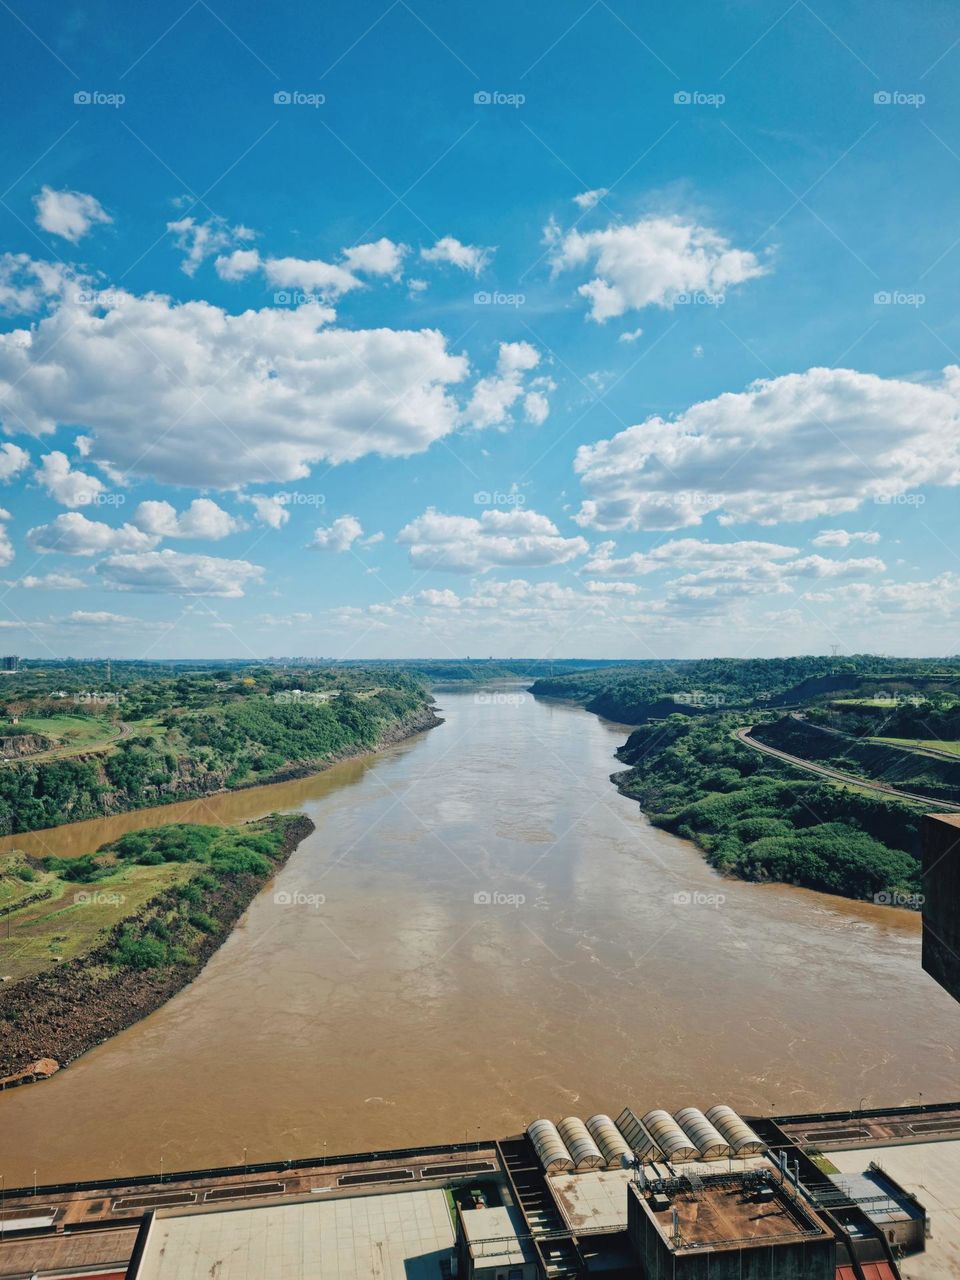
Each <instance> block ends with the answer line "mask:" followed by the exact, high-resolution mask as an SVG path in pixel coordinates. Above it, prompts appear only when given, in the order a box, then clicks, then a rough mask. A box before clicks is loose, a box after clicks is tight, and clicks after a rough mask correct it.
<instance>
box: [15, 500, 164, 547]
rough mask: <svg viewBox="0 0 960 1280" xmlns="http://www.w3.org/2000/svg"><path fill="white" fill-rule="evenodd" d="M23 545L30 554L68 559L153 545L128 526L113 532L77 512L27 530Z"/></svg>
mask: <svg viewBox="0 0 960 1280" xmlns="http://www.w3.org/2000/svg"><path fill="white" fill-rule="evenodd" d="M27 541H28V542H29V544H30V546H31V547H33V549H34V551H40V552H49V551H62V552H63V553H64V554H65V555H68V556H92V555H96V554H97V552H99V551H136V550H141V549H143V550H146V549H147V548H148V547H153V546H155V545H156V542H157V540H156V538H154V537H151V536H150V535H149V534H146V533H143V532H141V530H140V529H137V528H135V527H134V526H133V525H132V524H124V525H121V527H120V528H119V529H114V528H111V526H110V525H108V524H102V523H101V522H100V521H99V520H88V519H87V517H86V516H84V515H81V514H80V512H79V511H71V512H69V513H67V514H65V515H62V516H57V518H56V520H54V521H53V522H52V523H51V524H42V525H38V526H37V527H36V528H33V529H29V530H28V531H27Z"/></svg>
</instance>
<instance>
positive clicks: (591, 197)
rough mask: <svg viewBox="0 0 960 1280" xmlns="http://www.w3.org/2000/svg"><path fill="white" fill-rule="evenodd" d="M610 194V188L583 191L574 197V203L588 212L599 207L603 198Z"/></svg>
mask: <svg viewBox="0 0 960 1280" xmlns="http://www.w3.org/2000/svg"><path fill="white" fill-rule="evenodd" d="M609 194H610V189H609V187H594V189H593V190H592V191H581V192H580V194H579V195H578V196H574V197H573V203H574V204H575V205H577V206H578V207H579V208H581V209H583V211H584V212H586V211H587V210H588V209H592V208H594V206H595V205H598V204H599V203H600V201H601V200H602V199H603V197H604V196H607V195H609Z"/></svg>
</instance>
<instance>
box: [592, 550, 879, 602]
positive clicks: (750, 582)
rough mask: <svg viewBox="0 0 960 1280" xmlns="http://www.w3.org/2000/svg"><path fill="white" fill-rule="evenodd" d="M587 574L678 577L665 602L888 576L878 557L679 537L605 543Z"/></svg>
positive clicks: (667, 590) (668, 585)
mask: <svg viewBox="0 0 960 1280" xmlns="http://www.w3.org/2000/svg"><path fill="white" fill-rule="evenodd" d="M585 570H586V572H588V573H602V574H607V575H610V576H612V577H634V576H642V575H646V574H655V573H658V574H677V573H678V572H679V575H680V576H679V577H671V578H670V579H669V580H668V581H667V582H666V584H665V587H664V592H665V598H666V599H671V598H681V599H682V598H687V599H698V598H699V599H706V598H709V597H715V596H723V595H728V596H735V595H760V594H764V593H766V592H785V591H787V590H789V589H790V581H791V580H792V579H797V578H855V577H863V576H864V575H865V574H876V573H884V572H885V571H886V565H885V564H884V562H883V561H882V560H879V559H877V558H876V557H867V558H865V559H860V560H831V559H828V558H827V557H825V556H820V555H812V556H801V555H800V553H799V549H798V548H797V547H790V546H785V545H783V544H781V543H778V542H757V541H743V542H735V541H732V542H708V541H701V540H700V539H698V538H675V539H673V540H672V541H670V542H664V543H661V544H660V545H659V546H657V547H654V548H652V550H650V551H647V552H641V551H635V552H633V553H631V554H630V555H626V556H619V557H618V556H617V555H615V547H614V544H613V543H612V542H602V543H600V545H599V546H598V547H597V548H596V549H595V550H594V552H593V555H592V556H591V558H590V559H589V560H588V561H587V564H586V566H585ZM611 585H612V584H611Z"/></svg>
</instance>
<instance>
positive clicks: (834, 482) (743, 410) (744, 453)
mask: <svg viewBox="0 0 960 1280" xmlns="http://www.w3.org/2000/svg"><path fill="white" fill-rule="evenodd" d="M575 470H576V471H577V472H579V474H580V476H581V480H582V483H583V487H584V490H585V492H586V494H587V495H588V496H587V498H586V500H585V501H584V503H583V506H582V508H581V510H580V514H579V516H578V521H579V523H581V524H583V525H590V526H593V527H596V528H600V529H618V528H629V529H678V528H685V527H690V526H693V525H698V524H700V523H702V521H703V519H704V517H705V516H706V515H708V514H709V513H710V512H717V513H719V519H720V522H721V523H722V524H734V523H739V522H743V521H757V522H759V523H761V524H775V523H777V522H778V521H788V520H812V519H816V518H822V517H824V516H835V515H839V514H841V513H844V512H849V511H854V510H856V509H857V508H858V507H859V506H861V504H862V503H864V502H867V501H869V500H871V499H873V500H875V501H879V502H883V501H887V502H889V501H890V500H891V499H893V498H895V497H896V496H898V495H900V494H904V493H907V492H910V491H912V490H915V489H917V488H918V487H919V486H921V485H924V484H941V485H957V484H960V369H958V368H957V367H956V366H950V367H948V368H947V369H945V370H944V374H943V377H942V379H941V380H939V381H935V382H930V383H919V382H906V381H901V380H898V379H895V378H879V377H877V376H876V375H874V374H867V373H858V372H856V371H855V370H852V369H809V370H808V371H807V372H806V373H791V374H787V375H785V376H784V377H780V378H772V379H769V380H765V381H760V382H756V383H753V384H752V385H751V386H750V387H748V389H747V390H746V391H744V392H740V393H727V394H725V395H721V396H718V397H717V398H716V399H715V400H705V401H702V402H701V403H699V404H695V405H694V406H693V407H692V408H690V409H688V410H687V411H686V412H684V413H682V414H680V415H679V416H678V417H676V418H673V419H664V418H660V417H652V418H648V419H647V420H646V421H645V422H643V423H641V424H640V425H638V426H633V427H629V428H627V430H626V431H622V432H620V433H619V434H618V435H616V436H614V437H612V438H611V439H609V440H601V441H599V442H598V443H597V444H594V445H584V446H582V447H581V448H580V449H579V450H578V452H577V458H576V462H575Z"/></svg>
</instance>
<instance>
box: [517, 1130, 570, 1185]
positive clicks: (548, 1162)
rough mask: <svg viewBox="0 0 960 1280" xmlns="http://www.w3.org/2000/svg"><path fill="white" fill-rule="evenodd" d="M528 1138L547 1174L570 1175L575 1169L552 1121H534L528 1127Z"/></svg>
mask: <svg viewBox="0 0 960 1280" xmlns="http://www.w3.org/2000/svg"><path fill="white" fill-rule="evenodd" d="M527 1137H528V1138H529V1139H530V1141H531V1142H532V1143H533V1148H534V1150H535V1151H536V1153H537V1159H538V1160H539V1161H540V1163H541V1164H542V1165H543V1168H544V1171H545V1172H546V1173H568V1172H569V1171H570V1170H571V1169H572V1168H573V1160H572V1158H571V1156H570V1152H569V1151H568V1150H567V1148H566V1147H565V1146H564V1142H563V1139H562V1138H561V1137H560V1134H559V1133H558V1132H557V1126H556V1125H555V1124H554V1123H553V1121H552V1120H534V1121H533V1123H532V1124H530V1125H528V1127H527Z"/></svg>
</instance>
